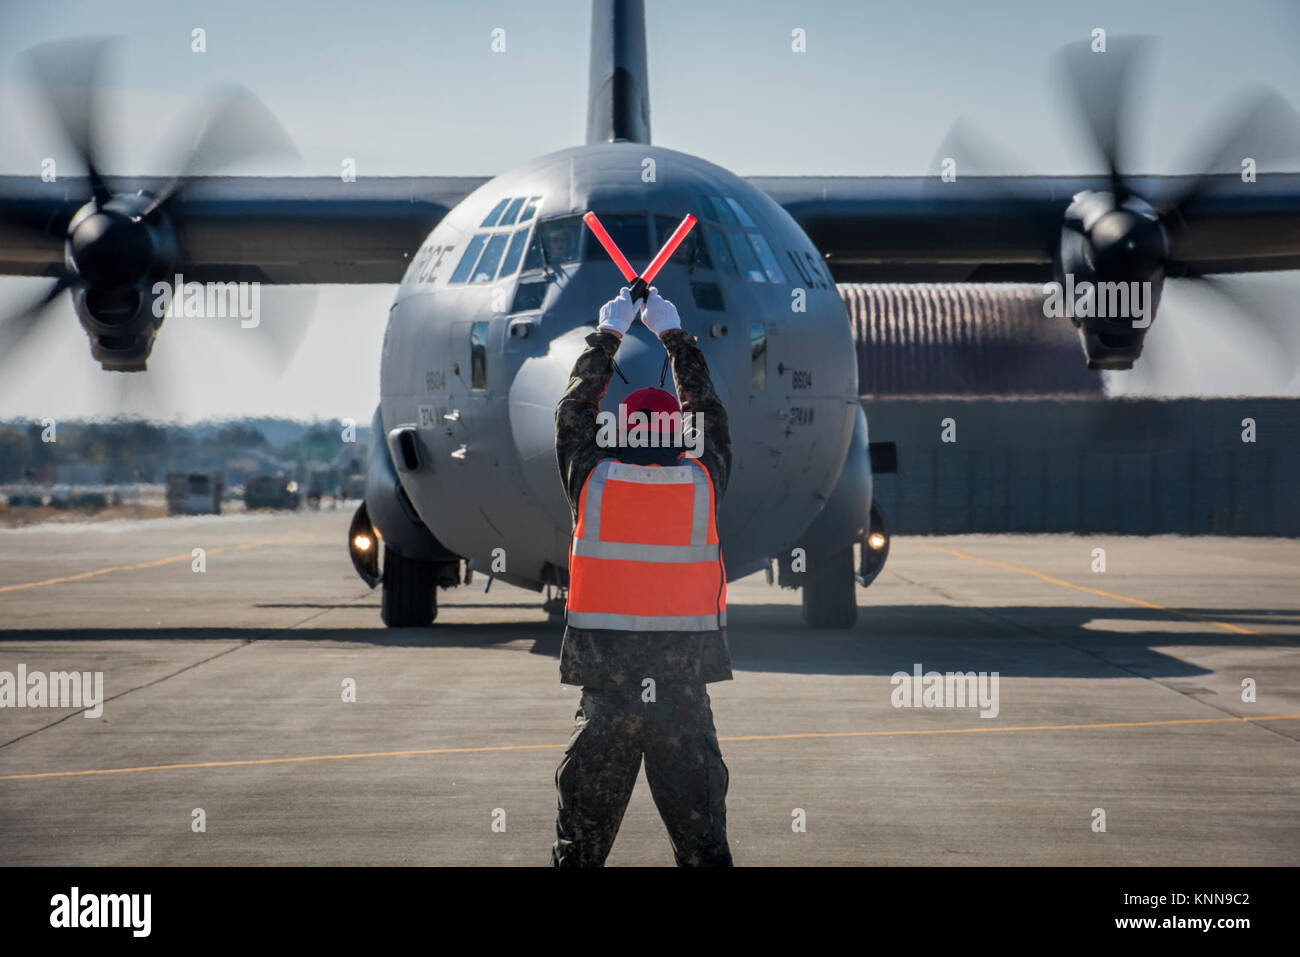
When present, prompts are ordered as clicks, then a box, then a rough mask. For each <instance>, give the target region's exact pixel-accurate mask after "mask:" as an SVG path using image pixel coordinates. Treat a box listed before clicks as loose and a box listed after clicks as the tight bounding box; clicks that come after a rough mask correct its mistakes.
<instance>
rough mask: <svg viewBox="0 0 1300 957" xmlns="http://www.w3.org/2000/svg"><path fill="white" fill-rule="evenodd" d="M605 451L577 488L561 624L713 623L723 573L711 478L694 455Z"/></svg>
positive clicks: (672, 627) (623, 627)
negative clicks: (622, 456)
mask: <svg viewBox="0 0 1300 957" xmlns="http://www.w3.org/2000/svg"><path fill="white" fill-rule="evenodd" d="M680 461H682V462H683V464H681V465H632V464H629V463H627V462H619V461H616V460H614V459H602V460H601V461H600V463H599V464H597V465H596V467H595V468H593V469H592V470H591V474H590V475H588V476H587V481H585V482H584V483H583V485H582V493H581V495H580V496H579V497H578V523H577V526H576V527H575V528H574V530H573V544H572V546H571V547H570V550H569V600H568V606H567V617H568V623H569V624H570V625H572V626H573V627H575V628H587V629H594V628H607V629H612V630H616V631H717V630H718V629H719V628H721V627H723V626H724V625H726V623H727V575H726V570H725V569H724V568H723V565H722V551H721V549H720V547H719V545H718V527H717V522H716V521H715V518H714V513H715V505H714V501H715V500H714V494H713V480H712V479H710V478H709V472H708V469H706V468H705V467H704V466H703V465H701V464H700V463H699V461H698V460H696V459H692V458H685V459H682V460H680Z"/></svg>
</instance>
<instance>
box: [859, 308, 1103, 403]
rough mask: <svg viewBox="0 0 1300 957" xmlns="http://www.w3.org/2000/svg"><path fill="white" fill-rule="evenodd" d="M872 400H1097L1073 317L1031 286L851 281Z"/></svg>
mask: <svg viewBox="0 0 1300 957" xmlns="http://www.w3.org/2000/svg"><path fill="white" fill-rule="evenodd" d="M838 288H839V291H840V296H841V297H842V298H843V299H844V303H845V305H846V306H847V307H848V310H849V319H850V322H851V323H852V327H853V337H854V340H855V341H856V343H857V351H858V391H859V392H861V393H862V394H863V395H1045V394H1052V395H1058V394H1070V395H1098V394H1100V393H1101V380H1100V378H1099V377H1098V376H1097V374H1096V373H1094V372H1089V371H1088V370H1087V368H1085V366H1084V362H1083V353H1082V352H1081V351H1080V349H1079V340H1078V334H1077V333H1076V332H1075V330H1074V327H1073V326H1072V325H1071V324H1070V323H1069V321H1068V320H1064V319H1048V318H1046V317H1044V316H1043V296H1042V289H1041V288H1040V287H1038V286H1031V285H1023V284H1010V283H1001V284H983V285H972V284H968V283H966V284H958V283H869V284H861V283H855V284H843V285H840V286H839V287H838Z"/></svg>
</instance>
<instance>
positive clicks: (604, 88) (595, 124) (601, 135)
mask: <svg viewBox="0 0 1300 957" xmlns="http://www.w3.org/2000/svg"><path fill="white" fill-rule="evenodd" d="M590 69H591V73H590V80H589V85H588V90H587V143H588V144H593V143H611V142H614V141H615V140H627V141H629V142H632V143H649V142H650V89H649V85H648V81H647V73H646V44H645V2H644V0H593V2H592V5H591V67H590Z"/></svg>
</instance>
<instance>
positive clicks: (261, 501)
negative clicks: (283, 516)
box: [244, 475, 302, 511]
mask: <svg viewBox="0 0 1300 957" xmlns="http://www.w3.org/2000/svg"><path fill="white" fill-rule="evenodd" d="M300 504H302V497H301V496H300V495H299V494H298V483H297V482H295V481H294V480H293V479H291V478H289V476H287V475H250V476H249V477H248V478H246V479H245V480H244V508H246V509H248V510H249V511H252V510H253V509H257V508H287V509H290V510H296V509H297V508H298V506H299V505H300Z"/></svg>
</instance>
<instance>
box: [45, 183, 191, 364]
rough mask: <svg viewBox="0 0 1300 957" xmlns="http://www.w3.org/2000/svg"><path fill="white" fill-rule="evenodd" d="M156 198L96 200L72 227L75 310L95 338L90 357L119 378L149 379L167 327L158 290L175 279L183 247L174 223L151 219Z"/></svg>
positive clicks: (68, 257)
mask: <svg viewBox="0 0 1300 957" xmlns="http://www.w3.org/2000/svg"><path fill="white" fill-rule="evenodd" d="M152 199H153V195H152V194H150V193H148V192H145V191H143V190H142V191H140V192H138V193H136V194H134V195H131V196H114V197H113V198H111V199H110V200H108V201H107V202H105V203H104V204H103V206H100V205H99V204H98V203H97V202H96V201H95V200H91V201H90V202H89V203H86V205H84V206H82V207H81V209H79V210H77V213H76V215H75V216H73V217H72V220H71V221H70V222H69V224H68V238H67V241H66V243H65V245H64V260H65V264H66V267H67V270H68V273H69V275H72V276H75V277H76V278H75V279H74V281H73V284H72V305H73V308H74V309H75V310H76V313H77V318H78V319H79V320H80V321H81V327H82V328H83V329H85V330H86V335H87V336H89V337H90V354H91V355H92V356H93V357H94V358H95V360H96V361H97V362H99V364H100V365H101V366H102V367H103V368H105V369H108V370H110V371H115V372H142V371H144V369H145V366H146V362H147V360H148V358H149V353H150V352H151V351H152V350H153V343H154V339H155V338H156V337H157V335H158V329H159V327H160V326H162V322H163V315H164V313H165V306H164V307H162V308H155V304H156V303H158V300H159V299H160V298H161V297H160V295H159V293H157V292H156V291H155V289H156V284H157V283H158V282H159V280H168V279H170V278H171V272H172V270H173V268H174V265H175V263H176V262H177V261H178V260H179V245H178V243H177V240H176V232H175V229H174V228H173V227H172V225H171V223H170V222H169V221H168V220H167V219H166V218H165V217H163V216H162V215H160V214H158V213H154V214H152V215H146V208H147V206H148V204H149V202H150V201H151V200H152Z"/></svg>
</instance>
